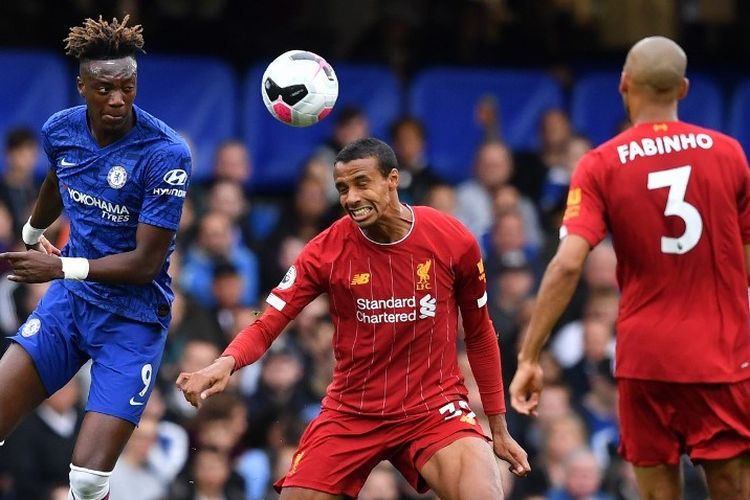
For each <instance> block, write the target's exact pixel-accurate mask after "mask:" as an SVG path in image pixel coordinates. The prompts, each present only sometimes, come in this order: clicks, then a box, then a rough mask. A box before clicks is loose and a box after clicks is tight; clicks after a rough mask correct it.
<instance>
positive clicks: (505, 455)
mask: <svg viewBox="0 0 750 500" xmlns="http://www.w3.org/2000/svg"><path fill="white" fill-rule="evenodd" d="M489 420H490V428H491V430H492V448H493V450H494V452H495V455H497V456H498V458H500V459H502V460H505V461H506V462H508V463H509V464H510V471H511V472H512V473H513V474H515V475H516V476H518V477H524V476H526V475H528V474H529V472H531V466H530V465H529V456H528V454H527V453H526V451H525V450H524V449H523V448H521V445H520V444H518V443H517V442H516V440H515V439H513V437H512V436H511V435H510V433H509V432H508V426H507V425H506V423H505V415H502V414H501V415H493V416H491V417H489Z"/></svg>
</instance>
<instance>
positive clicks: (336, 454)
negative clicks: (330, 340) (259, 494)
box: [274, 401, 489, 498]
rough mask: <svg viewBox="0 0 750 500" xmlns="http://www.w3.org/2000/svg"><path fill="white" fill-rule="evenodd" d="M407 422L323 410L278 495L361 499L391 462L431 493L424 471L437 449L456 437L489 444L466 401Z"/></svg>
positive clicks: (411, 481) (280, 482) (302, 442)
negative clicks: (296, 492) (380, 467)
mask: <svg viewBox="0 0 750 500" xmlns="http://www.w3.org/2000/svg"><path fill="white" fill-rule="evenodd" d="M460 405H461V406H459V402H458V401H456V402H455V403H453V408H448V407H447V405H446V406H444V407H443V408H441V409H442V410H443V411H442V413H441V412H440V410H438V409H435V410H432V411H430V412H429V413H422V414H419V415H414V416H409V417H403V418H389V419H384V418H376V417H364V416H359V415H352V414H349V413H341V412H338V411H335V410H330V409H324V410H323V411H322V412H321V413H320V415H319V416H318V417H317V418H316V419H315V420H313V421H312V422H311V423H310V425H309V426H308V428H307V429H306V430H305V433H304V434H303V435H302V439H301V440H300V444H299V448H298V449H297V452H296V453H295V454H294V458H293V459H292V464H291V467H290V468H289V472H287V474H286V476H284V477H282V478H281V479H279V480H278V481H276V483H275V484H274V487H275V488H276V491H279V492H280V491H281V488H288V487H291V486H296V487H300V488H307V489H312V490H318V491H323V492H325V493H330V494H332V495H346V496H348V497H351V498H357V495H358V494H359V490H360V489H362V485H363V484H365V480H367V477H368V476H369V475H370V471H372V469H373V468H374V467H375V466H376V465H377V464H378V463H380V461H382V460H389V461H390V462H391V463H392V464H393V465H394V466H395V467H396V468H397V469H398V470H399V471H400V472H401V474H403V476H404V477H405V478H406V480H407V481H408V482H409V484H411V485H412V487H414V488H415V489H416V490H417V491H419V492H420V493H423V492H425V491H427V490H428V489H429V486H428V485H427V483H426V482H425V481H424V479H423V478H422V477H421V476H420V475H419V470H420V469H421V468H422V466H424V464H425V463H426V462H427V460H429V459H430V457H432V455H434V454H435V452H437V451H438V450H440V449H441V448H444V447H445V446H448V445H449V444H451V443H452V442H454V441H456V440H457V439H460V438H463V437H467V436H475V437H479V438H482V439H485V440H487V441H489V439H488V438H487V437H486V436H485V435H484V432H483V431H482V428H481V426H480V425H479V422H478V421H477V419H476V418H475V416H474V413H473V412H471V410H470V409H469V406H468V404H466V403H465V402H464V401H461V402H460Z"/></svg>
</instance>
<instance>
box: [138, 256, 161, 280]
mask: <svg viewBox="0 0 750 500" xmlns="http://www.w3.org/2000/svg"><path fill="white" fill-rule="evenodd" d="M160 270H161V266H158V267H157V266H154V265H152V263H150V262H147V263H144V264H143V265H141V266H138V271H137V272H135V273H134V275H133V278H134V280H133V281H134V282H135V284H137V285H148V284H150V283H151V282H152V281H154V280H155V279H156V277H157V276H158V275H159V271H160Z"/></svg>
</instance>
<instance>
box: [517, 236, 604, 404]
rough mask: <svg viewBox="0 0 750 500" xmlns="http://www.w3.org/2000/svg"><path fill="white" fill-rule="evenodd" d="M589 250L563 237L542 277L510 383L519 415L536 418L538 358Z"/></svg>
mask: <svg viewBox="0 0 750 500" xmlns="http://www.w3.org/2000/svg"><path fill="white" fill-rule="evenodd" d="M590 250H591V247H590V246H589V243H588V241H586V240H585V239H584V238H582V237H580V236H577V235H574V234H571V235H568V236H566V237H565V238H564V239H563V240H562V241H561V242H560V246H559V247H558V249H557V253H556V254H555V257H554V258H553V259H552V261H550V263H549V265H548V266H547V270H546V271H545V273H544V277H543V278H542V284H541V287H540V289H539V294H538V295H537V299H536V305H535V306H534V311H533V313H532V315H531V321H529V326H528V328H527V329H526V334H525V335H524V339H523V343H522V344H521V350H520V351H519V353H518V369H517V370H516V375H515V376H514V377H513V381H512V382H511V384H510V397H511V399H510V400H511V405H512V406H513V408H515V409H516V411H518V412H519V413H523V414H524V415H530V414H531V415H535V414H536V407H537V405H538V403H539V395H540V394H541V392H542V369H541V367H540V366H539V356H540V355H541V352H542V347H544V344H545V343H546V342H547V339H548V338H549V334H550V332H551V331H552V328H553V327H554V326H555V323H557V320H558V319H560V315H562V313H563V311H564V310H565V308H566V307H567V306H568V303H569V302H570V299H571V297H572V296H573V292H574V291H575V288H576V284H577V283H578V280H579V278H580V276H581V272H582V270H583V264H584V262H585V261H586V257H587V256H588V254H589V252H590Z"/></svg>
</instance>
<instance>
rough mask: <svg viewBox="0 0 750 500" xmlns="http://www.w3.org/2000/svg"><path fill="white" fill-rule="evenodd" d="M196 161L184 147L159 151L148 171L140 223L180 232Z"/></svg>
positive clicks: (146, 171)
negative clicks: (179, 227) (183, 207)
mask: <svg viewBox="0 0 750 500" xmlns="http://www.w3.org/2000/svg"><path fill="white" fill-rule="evenodd" d="M191 171H192V161H191V158H190V151H189V150H188V148H187V146H186V145H185V144H184V143H173V144H170V145H169V146H168V147H167V148H165V149H163V150H160V151H157V152H156V153H154V154H153V155H152V157H151V159H150V160H149V161H148V163H147V165H146V168H145V171H144V177H143V179H144V181H143V183H144V190H145V193H144V196H143V205H142V206H141V214H140V217H139V219H138V222H142V223H145V224H149V225H151V226H156V227H161V228H164V229H171V230H172V231H176V230H177V227H178V226H179V224H180V216H181V215H182V206H183V204H184V202H185V196H186V195H187V189H188V186H189V184H190V173H191Z"/></svg>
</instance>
